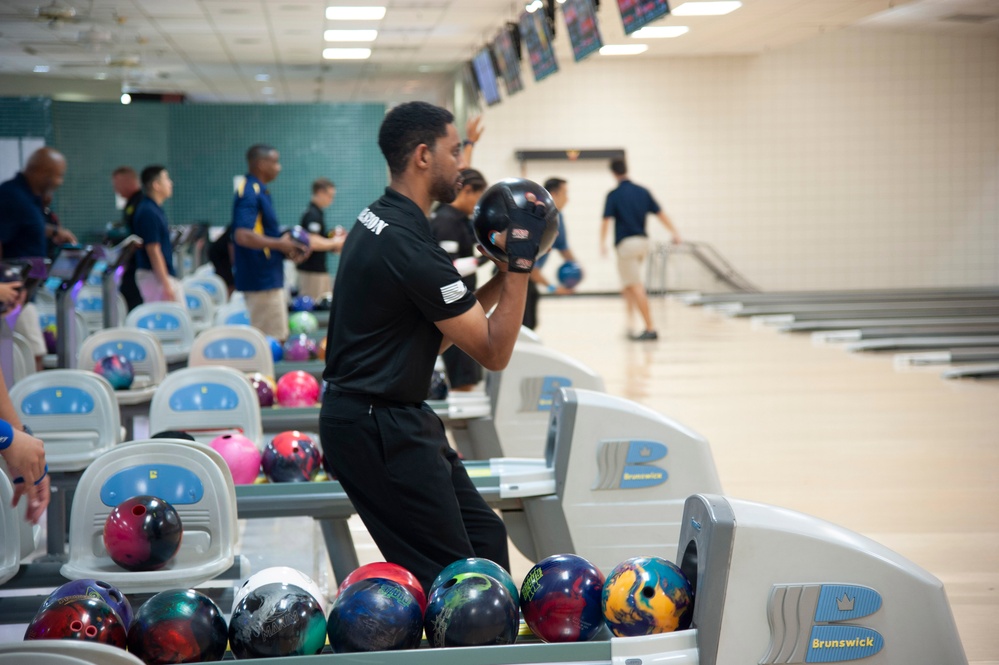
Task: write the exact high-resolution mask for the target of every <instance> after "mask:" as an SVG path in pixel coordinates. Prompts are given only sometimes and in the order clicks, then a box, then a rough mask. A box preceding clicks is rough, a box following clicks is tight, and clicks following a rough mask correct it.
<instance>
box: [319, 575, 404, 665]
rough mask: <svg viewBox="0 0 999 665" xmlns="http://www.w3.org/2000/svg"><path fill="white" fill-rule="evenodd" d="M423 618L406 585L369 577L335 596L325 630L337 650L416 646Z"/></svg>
mask: <svg viewBox="0 0 999 665" xmlns="http://www.w3.org/2000/svg"><path fill="white" fill-rule="evenodd" d="M422 619H423V613H422V612H421V610H420V603H419V602H418V601H417V600H416V598H415V597H414V596H413V594H412V593H410V592H409V591H408V590H406V588H405V587H403V586H402V585H401V584H399V583H398V582H394V581H392V580H387V579H384V578H381V577H369V578H367V579H363V580H360V581H358V582H354V583H353V584H351V585H350V586H348V587H347V588H346V589H344V590H343V591H342V592H341V593H340V595H339V596H337V599H336V602H335V603H333V608H332V609H331V610H330V617H329V621H328V623H327V624H326V632H327V634H328V635H329V638H330V646H331V647H332V648H333V651H334V652H336V653H353V652H359V651H395V650H399V649H415V648H417V647H418V646H420V638H421V637H422V634H423V620H422Z"/></svg>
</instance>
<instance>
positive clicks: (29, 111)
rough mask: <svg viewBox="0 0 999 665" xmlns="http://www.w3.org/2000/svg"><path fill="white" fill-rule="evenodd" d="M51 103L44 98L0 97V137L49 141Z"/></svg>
mask: <svg viewBox="0 0 999 665" xmlns="http://www.w3.org/2000/svg"><path fill="white" fill-rule="evenodd" d="M51 112H52V102H51V101H50V100H48V99H45V98H44V97H0V137H3V138H17V137H22V136H35V137H42V138H44V139H46V140H50V139H51V129H52V119H51Z"/></svg>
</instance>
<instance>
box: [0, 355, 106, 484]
mask: <svg viewBox="0 0 999 665" xmlns="http://www.w3.org/2000/svg"><path fill="white" fill-rule="evenodd" d="M10 399H11V401H12V402H13V403H14V408H15V409H16V410H17V415H18V417H19V418H20V419H21V422H23V423H25V424H26V425H28V426H29V427H31V429H32V431H33V432H34V433H35V436H37V437H38V438H39V439H42V440H43V441H44V442H45V458H46V461H47V462H48V465H49V470H50V471H80V470H81V469H85V468H87V465H89V464H90V463H91V462H92V461H93V460H95V459H96V458H97V457H99V456H100V455H101V454H102V453H103V452H105V451H106V450H109V449H110V448H111V447H112V446H114V445H115V444H117V443H119V442H121V438H122V434H121V416H120V413H119V411H118V401H117V399H116V398H115V391H114V388H112V387H111V384H110V383H108V382H107V379H105V378H104V377H102V376H98V375H97V374H94V373H93V372H90V371H87V370H82V369H55V370H51V371H48V372H40V373H38V374H32V375H31V376H28V377H25V378H24V379H22V380H21V381H18V382H17V383H16V384H14V385H13V386H12V387H11V389H10Z"/></svg>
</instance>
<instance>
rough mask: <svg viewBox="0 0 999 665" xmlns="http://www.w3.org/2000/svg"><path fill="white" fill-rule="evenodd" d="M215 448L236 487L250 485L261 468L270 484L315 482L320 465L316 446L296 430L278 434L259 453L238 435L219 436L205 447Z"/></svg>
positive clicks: (253, 444)
mask: <svg viewBox="0 0 999 665" xmlns="http://www.w3.org/2000/svg"><path fill="white" fill-rule="evenodd" d="M209 445H210V446H211V447H212V448H214V449H215V451H216V452H218V453H219V454H220V455H222V459H224V460H225V463H226V466H228V467H229V471H230V473H231V474H232V480H233V482H234V483H235V484H237V485H252V484H253V483H254V482H256V480H257V477H258V476H259V475H260V471H261V469H262V470H263V472H264V475H265V476H267V479H268V480H270V481H271V482H274V483H301V482H309V481H312V480H315V479H316V476H317V475H318V474H319V471H320V469H321V464H322V453H321V452H320V448H319V445H318V444H317V443H316V442H315V441H314V440H313V439H312V437H311V436H309V435H308V434H303V433H302V432H299V431H298V430H289V431H287V432H281V433H280V434H278V435H277V436H275V437H274V438H273V439H271V440H270V442H269V443H268V444H267V445H266V446H264V449H263V451H260V450H258V449H257V446H256V444H255V443H254V442H253V441H251V440H250V439H248V438H246V437H245V436H243V435H242V434H236V433H233V434H223V435H221V436H217V437H215V438H214V439H212V441H211V443H210V444H209Z"/></svg>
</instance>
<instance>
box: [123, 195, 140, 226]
mask: <svg viewBox="0 0 999 665" xmlns="http://www.w3.org/2000/svg"><path fill="white" fill-rule="evenodd" d="M141 202H142V190H141V189H140V190H139V191H137V192H136V193H135V194H132V195H131V196H129V197H128V201H126V202H125V207H124V208H122V211H121V221H122V223H124V224H125V228H126V229H128V231H129V232H130V233H131V231H132V220H134V219H135V211H136V210H138V208H139V203H141Z"/></svg>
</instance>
